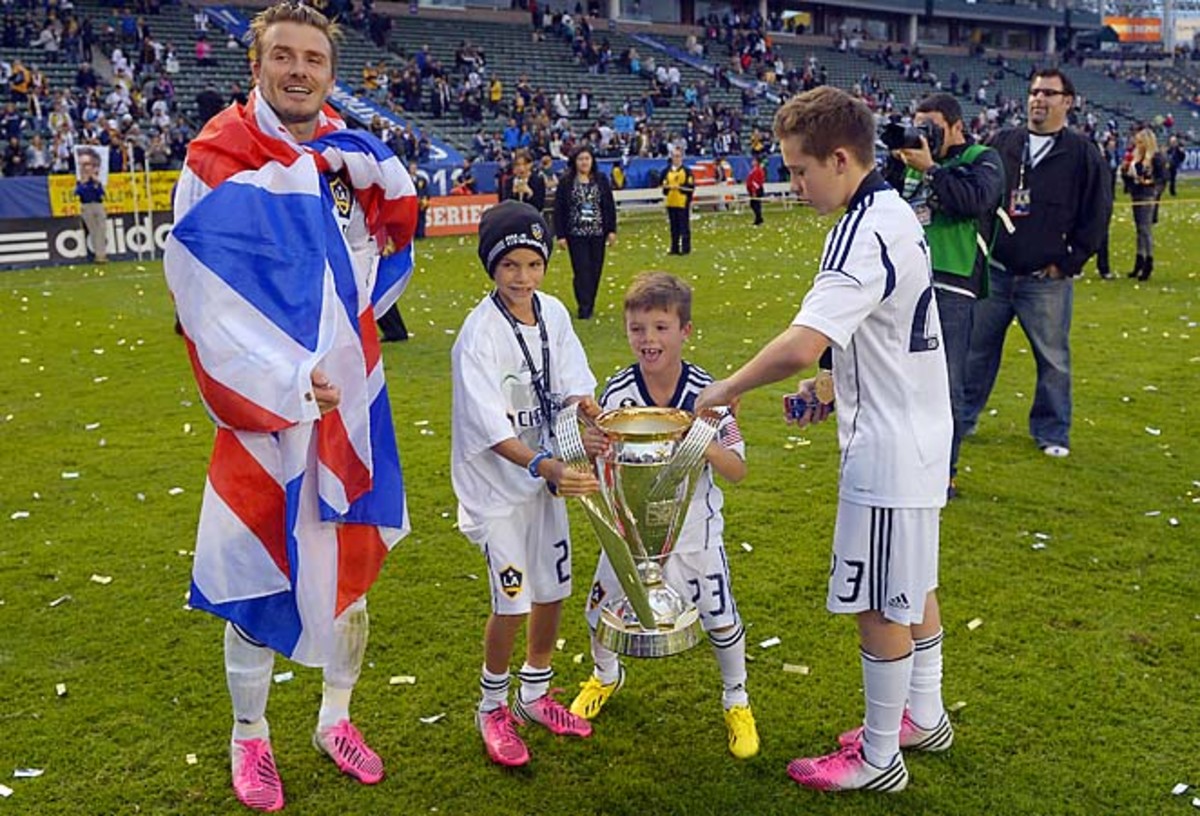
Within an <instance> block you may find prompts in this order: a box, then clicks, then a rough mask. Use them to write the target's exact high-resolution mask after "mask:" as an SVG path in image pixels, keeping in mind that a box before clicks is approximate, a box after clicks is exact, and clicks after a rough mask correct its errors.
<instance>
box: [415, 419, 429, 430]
mask: <svg viewBox="0 0 1200 816" xmlns="http://www.w3.org/2000/svg"><path fill="white" fill-rule="evenodd" d="M428 424H429V420H428V419H418V420H417V421H416V422H414V423H413V425H416V426H417V427H418V428H424V427H425V426H426V425H428Z"/></svg>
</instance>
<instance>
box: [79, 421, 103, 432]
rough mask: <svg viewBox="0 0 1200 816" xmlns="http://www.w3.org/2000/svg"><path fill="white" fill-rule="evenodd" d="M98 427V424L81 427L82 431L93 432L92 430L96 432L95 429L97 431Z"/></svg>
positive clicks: (92, 423) (93, 423)
mask: <svg viewBox="0 0 1200 816" xmlns="http://www.w3.org/2000/svg"><path fill="white" fill-rule="evenodd" d="M99 427H100V423H99V422H89V423H88V424H87V425H84V426H83V429H84V430H85V431H94V430H96V429H97V428H99Z"/></svg>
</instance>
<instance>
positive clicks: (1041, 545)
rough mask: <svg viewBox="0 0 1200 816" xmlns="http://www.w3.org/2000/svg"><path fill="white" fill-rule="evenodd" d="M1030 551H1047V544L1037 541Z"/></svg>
mask: <svg viewBox="0 0 1200 816" xmlns="http://www.w3.org/2000/svg"><path fill="white" fill-rule="evenodd" d="M1030 549H1032V550H1044V549H1046V545H1045V543H1043V542H1041V541H1037V542H1034V544H1033V545H1032V546H1031V547H1030Z"/></svg>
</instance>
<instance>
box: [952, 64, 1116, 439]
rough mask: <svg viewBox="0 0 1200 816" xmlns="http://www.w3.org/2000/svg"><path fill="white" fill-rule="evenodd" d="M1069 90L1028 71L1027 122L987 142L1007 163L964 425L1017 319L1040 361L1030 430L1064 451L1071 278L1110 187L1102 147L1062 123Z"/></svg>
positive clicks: (983, 400)
mask: <svg viewBox="0 0 1200 816" xmlns="http://www.w3.org/2000/svg"><path fill="white" fill-rule="evenodd" d="M1074 102H1075V88H1074V86H1073V85H1072V84H1071V81H1070V80H1069V79H1068V78H1067V76H1066V75H1065V74H1063V73H1062V72H1061V71H1059V70H1057V69H1053V68H1050V69H1045V70H1041V71H1038V72H1036V73H1035V74H1034V75H1033V81H1032V84H1031V85H1030V88H1029V99H1028V103H1027V106H1028V107H1027V112H1028V117H1029V119H1028V123H1027V125H1026V126H1025V127H1015V128H1006V129H1004V130H1002V131H1000V132H999V133H997V134H996V136H995V137H994V138H993V139H992V141H991V146H992V147H994V148H995V149H996V150H997V152H999V153H1000V157H1001V159H1002V160H1003V162H1004V173H1005V177H1006V191H1005V194H1004V198H1003V200H1002V202H1001V204H1002V206H1001V211H1002V221H1003V222H1004V225H1003V227H1002V228H1001V229H1000V230H999V231H998V235H997V237H996V242H995V245H994V247H993V250H992V257H991V270H990V274H989V280H990V285H991V286H990V295H989V297H988V298H987V299H986V300H982V301H979V302H978V303H977V304H976V305H975V314H974V318H975V320H974V327H973V329H972V333H971V351H970V353H969V355H968V357H967V376H966V394H965V399H966V405H965V417H964V420H965V421H964V427H965V429H966V432H967V433H970V432H971V431H972V430H973V429H974V427H975V424H976V422H977V421H978V418H979V414H980V412H981V411H982V410H983V408H984V406H985V405H986V404H987V400H988V396H989V395H990V394H991V391H992V386H993V385H994V384H995V382H996V374H997V372H998V371H999V370H1000V358H1001V353H1002V351H1003V349H1004V338H1005V335H1006V334H1007V332H1008V326H1009V324H1010V323H1011V322H1012V319H1013V317H1014V316H1015V317H1016V318H1017V320H1018V321H1019V322H1020V324H1021V328H1022V329H1023V330H1024V332H1025V336H1026V337H1028V338H1029V344H1030V347H1031V348H1032V349H1033V356H1034V360H1035V361H1036V362H1037V388H1036V390H1035V392H1034V397H1033V406H1032V408H1031V409H1030V411H1029V433H1030V435H1031V436H1032V437H1033V439H1034V441H1035V442H1037V445H1038V447H1039V448H1040V449H1041V450H1042V452H1044V453H1045V454H1046V455H1047V456H1052V457H1056V458H1061V457H1064V456H1067V455H1068V454H1069V453H1070V447H1071V442H1070V432H1071V349H1070V332H1071V309H1072V303H1073V298H1074V290H1073V283H1072V281H1073V279H1074V278H1075V277H1077V276H1078V275H1080V274H1081V273H1082V271H1083V265H1084V263H1086V262H1087V259H1088V258H1089V257H1091V256H1092V255H1093V254H1094V253H1095V252H1096V250H1097V249H1098V248H1099V247H1100V244H1101V242H1102V241H1103V239H1104V236H1105V233H1106V232H1107V231H1108V220H1109V216H1110V215H1111V213H1112V187H1111V185H1110V184H1109V181H1108V169H1107V167H1106V166H1105V163H1104V158H1103V156H1102V155H1101V153H1100V151H1099V149H1098V148H1097V147H1096V146H1095V145H1094V144H1092V143H1091V142H1090V141H1089V140H1088V139H1087V138H1085V137H1084V136H1081V135H1079V134H1078V133H1076V132H1074V131H1072V130H1071V129H1070V128H1068V127H1067V115H1068V114H1069V113H1070V111H1071V107H1072V105H1073V104H1074Z"/></svg>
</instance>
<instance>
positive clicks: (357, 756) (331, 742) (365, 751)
mask: <svg viewBox="0 0 1200 816" xmlns="http://www.w3.org/2000/svg"><path fill="white" fill-rule="evenodd" d="M313 747H314V748H316V749H317V750H318V751H320V752H321V753H322V754H325V755H326V756H327V757H329V758H330V759H332V760H333V762H334V764H335V765H337V766H338V770H340V771H341V772H342V773H344V774H347V775H349V776H352V777H354V778H355V779H357V780H358V781H359V782H361V783H363V784H364V785H374V784H376V783H377V782H379V781H380V780H381V779H383V760H382V759H380V758H379V754H377V753H375V752H374V751H372V750H371V749H370V748H369V747H368V746H367V743H366V741H365V740H364V739H363V736H362V734H361V733H359V730H358V729H357V728H355V727H354V726H353V724H351V722H350V721H349V720H338V721H337V722H336V723H334V724H333V725H331V726H330V727H329V728H324V729H320V728H319V729H317V730H316V731H315V732H313Z"/></svg>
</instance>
